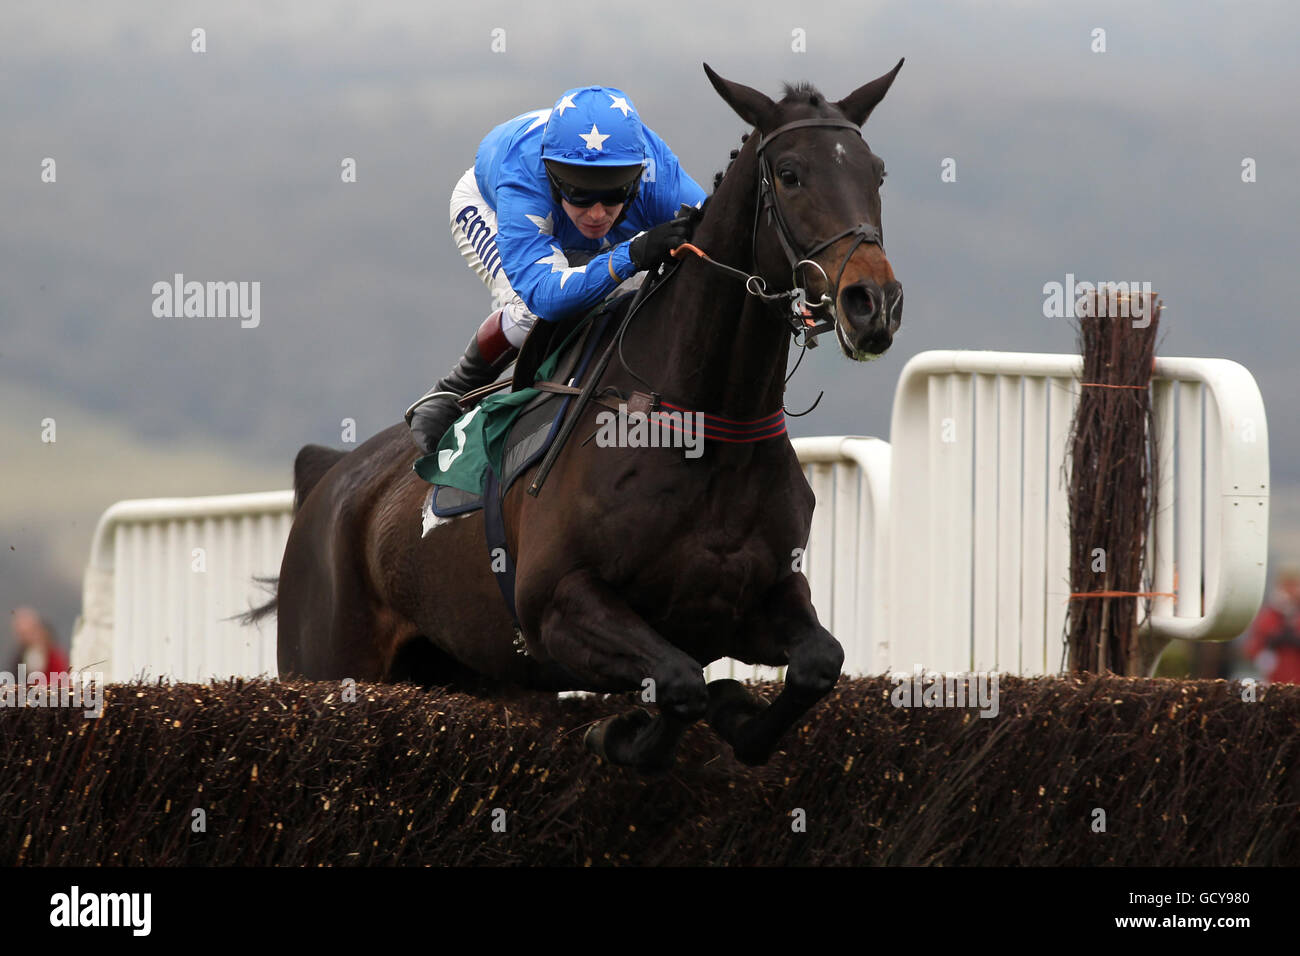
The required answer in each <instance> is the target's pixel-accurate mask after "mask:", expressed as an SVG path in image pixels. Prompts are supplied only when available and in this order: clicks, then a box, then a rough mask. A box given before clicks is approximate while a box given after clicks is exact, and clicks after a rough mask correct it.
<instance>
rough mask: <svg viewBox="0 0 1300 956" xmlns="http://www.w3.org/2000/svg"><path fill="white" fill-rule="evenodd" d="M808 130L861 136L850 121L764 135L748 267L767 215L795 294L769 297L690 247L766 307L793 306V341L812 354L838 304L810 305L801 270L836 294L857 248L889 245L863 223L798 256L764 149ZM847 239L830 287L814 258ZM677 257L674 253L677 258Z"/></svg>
mask: <svg viewBox="0 0 1300 956" xmlns="http://www.w3.org/2000/svg"><path fill="white" fill-rule="evenodd" d="M809 127H822V128H832V129H851V130H853V131H854V132H855V133H857V134H858V135H859V136H861V135H862V130H861V129H859V128H858V125H857V124H856V123H853V122H851V121H850V120H846V119H833V118H827V119H821V118H814V119H801V120H793V121H792V122H789V123H785V124H783V125H781V126H778V127H777V128H776V129H774V130H772V131H771V132H770V133H765V134H763V137H762V138H761V139H760V140H759V143H758V149H757V153H758V201H757V202H756V203H755V204H754V227H753V229H752V230H751V231H750V261H752V262H755V263H756V262H757V261H758V255H757V253H758V229H759V217H760V216H761V215H762V213H763V212H764V211H766V213H767V224H768V225H769V226H773V227H775V229H776V236H777V239H778V240H779V241H780V243H781V251H782V252H784V253H785V258H786V262H787V263H788V264H789V266H790V285H791V288H790V289H789V290H788V291H786V292H778V293H769V292H768V291H767V280H766V279H764V278H763V277H762V276H761V275H751V274H749V273H746V272H744V271H743V270H741V269H736V268H733V267H732V266H728V265H725V264H723V263H721V262H718V261H716V260H714V259H711V258H709V257H708V256H707V255H705V254H704V253H703V252H701V251H700V250H699V249H697V248H695V247H694V246H690V247H689V249H690V251H693V252H695V253H696V254H697V255H699V256H700V257H701V258H702V259H703V260H704V261H706V262H708V263H709V264H710V265H713V266H717V267H718V268H721V269H723V270H725V271H727V272H730V273H732V274H733V275H735V276H737V277H738V278H741V279H743V280H744V282H745V291H746V292H748V293H749V294H750V295H753V296H757V297H758V298H760V299H763V300H764V301H766V302H779V301H781V300H783V299H785V300H789V314H788V315H787V316H786V318H787V320H788V321H789V323H790V325H791V332H792V334H794V335H796V336H797V335H798V334H799V333H801V332H802V333H803V334H804V344H805V345H806V346H807V347H809V348H811V347H813V346H815V345H816V344H817V336H818V335H820V334H821V333H823V332H827V331H830V329H831V328H832V327H833V326H834V324H835V322H836V321H837V319H838V313H837V310H836V308H835V299H834V297H833V296H832V295H828V294H827V293H826V292H823V293H822V295H821V298H820V299H819V300H818V301H817V302H815V303H809V301H808V290H807V288H805V287H804V286H802V285H801V284H800V278H801V276H800V269H801V268H802V267H803V266H805V265H810V266H812V267H813V268H814V269H816V270H817V271H818V272H820V273H821V277H822V281H823V283H824V284H825V287H826V289H827V290H829V291H831V292H834V290H836V289H838V288H839V287H840V280H841V279H842V278H843V277H844V270H845V269H846V268H847V267H848V264H849V260H850V259H851V258H853V254H854V253H855V252H857V250H858V247H859V246H861V245H862V244H863V243H864V242H869V243H871V244H873V245H876V246H879V247H880V251H881V252H884V251H885V240H884V236H883V235H882V234H881V231H880V230H879V229H878V228H877V227H875V226H873V225H872V224H871V223H869V222H860V223H858V224H857V225H856V226H850V227H849V228H847V229H844V230H842V231H840V232H837V233H836V234H835V235H833V236H831V237H830V238H829V239H824V240H822V241H821V242H817V243H814V244H813V245H812V246H810V247H809V248H807V249H804V250H803V251H802V252H801V251H799V245H800V244H799V242H798V240H797V239H796V238H795V236H794V233H793V231H792V230H791V229H790V224H789V222H787V220H786V217H785V214H784V213H783V212H782V210H781V203H780V201H779V200H778V199H777V196H776V189H775V187H774V186H773V185H772V180H773V176H772V166H771V164H770V163H769V162H768V159H767V155H766V152H765V151H766V149H767V147H768V146H770V145H771V144H772V142H773V141H774V140H775V139H776V138H777V137H778V136H781V135H783V134H785V133H788V132H790V131H791V130H795V129H806V128H809ZM849 236H854V237H856V238H855V239H854V241H853V244H852V245H850V246H849V249H848V252H846V253H845V254H844V257H843V258H842V259H841V260H840V267H839V269H838V270H837V271H836V273H835V282H834V283H833V284H832V283H831V282H830V277H829V276H827V275H826V270H825V269H823V268H822V267H821V266H820V265H818V264H817V262H816V261H814V259H813V256H815V255H817V254H818V253H819V252H822V251H823V250H825V249H827V248H829V247H830V246H832V245H834V244H835V243H837V242H839V241H840V240H841V239H845V238H847V237H849ZM674 254H675V253H674ZM823 307H824V308H825V309H826V313H827V314H826V316H825V317H823V318H822V319H821V320H820V321H816V320H814V319H813V317H812V311H811V310H812V309H817V308H823Z"/></svg>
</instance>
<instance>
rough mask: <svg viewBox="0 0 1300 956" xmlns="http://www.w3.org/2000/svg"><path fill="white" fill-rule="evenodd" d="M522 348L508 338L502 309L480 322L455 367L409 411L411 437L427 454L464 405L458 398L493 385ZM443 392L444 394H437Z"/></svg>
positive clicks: (407, 417)
mask: <svg viewBox="0 0 1300 956" xmlns="http://www.w3.org/2000/svg"><path fill="white" fill-rule="evenodd" d="M518 354H519V350H518V349H517V348H515V347H514V346H512V345H511V344H510V343H509V342H508V341H507V340H506V335H505V332H504V330H503V329H502V328H501V310H500V309H498V310H497V311H496V312H493V313H492V314H491V315H489V316H488V317H487V318H486V319H484V320H483V324H482V325H481V326H479V330H478V332H477V333H476V334H475V335H474V338H472V339H470V342H469V347H468V348H467V349H465V354H464V355H462V356H461V357H460V361H458V362H457V363H456V367H455V368H453V369H452V370H451V372H449V373H448V374H447V377H446V378H441V379H439V380H438V381H437V383H436V384H434V386H433V387H432V388H431V389H429V391H427V392H426V393H425V397H424V398H422V399H421V400H420V401H418V402H416V403H415V404H414V405H412V406H411V408H410V409H408V410H407V412H406V423H407V424H408V425H410V426H411V438H412V440H414V442H415V444H416V446H417V447H419V449H420V451H422V452H423V453H424V454H426V455H431V454H433V452H434V451H436V450H437V448H438V442H439V441H441V440H442V436H443V435H444V434H446V432H447V429H448V428H450V427H451V426H452V423H453V422H455V421H456V419H458V418H460V416H461V414H462V413H463V411H464V410H463V409H462V408H461V407H460V405H459V404H458V403H457V401H456V398H457V397H459V396H461V395H464V394H465V393H466V392H471V391H473V390H474V389H476V388H481V387H482V386H484V385H491V384H492V383H493V382H495V381H496V380H497V378H498V377H499V376H500V374H501V370H502V369H504V368H505V367H506V366H507V365H509V364H510V363H511V362H512V361H514V359H515V356H516V355H518ZM438 393H441V394H438Z"/></svg>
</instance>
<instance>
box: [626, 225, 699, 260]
mask: <svg viewBox="0 0 1300 956" xmlns="http://www.w3.org/2000/svg"><path fill="white" fill-rule="evenodd" d="M691 219H692V217H690V216H678V217H677V218H676V219H669V220H668V221H667V222H665V223H660V224H659V225H657V226H655V227H654V228H653V229H650V230H648V231H647V232H643V233H641V235H639V236H637V237H636V238H634V239H632V241H631V242H630V243H629V244H628V248H627V251H628V255H630V256H631V257H632V265H633V266H635V267H636V271H637V272H641V271H642V270H644V269H655V268H658V266H659V265H661V264H662V263H665V262H667V261H668V260H669V259H670V258H672V251H673V250H674V249H676V248H677V247H678V246H680V245H681V244H682V243H683V242H690V241H691V235H692V234H693V233H694V232H695V223H694V222H692V221H691Z"/></svg>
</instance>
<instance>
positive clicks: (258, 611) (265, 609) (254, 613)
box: [235, 576, 280, 626]
mask: <svg viewBox="0 0 1300 956" xmlns="http://www.w3.org/2000/svg"><path fill="white" fill-rule="evenodd" d="M253 580H254V581H256V582H257V583H258V584H260V585H261V586H262V588H263V589H264V590H266V591H269V592H270V594H271V599H270V600H269V601H267V602H266V603H265V604H259V605H258V606H257V607H250V608H249V609H248V610H247V611H245V612H244V613H243V614H238V615H236V616H235V620H236V621H238V622H239V623H240V624H243V625H245V626H247V625H249V624H256V623H257V622H258V621H260V620H262V618H264V617H270V616H271V615H272V614H274V613H275V609H276V604H277V603H278V602H279V600H280V578H279V577H278V576H277V577H273V578H262V577H257V576H254V577H253Z"/></svg>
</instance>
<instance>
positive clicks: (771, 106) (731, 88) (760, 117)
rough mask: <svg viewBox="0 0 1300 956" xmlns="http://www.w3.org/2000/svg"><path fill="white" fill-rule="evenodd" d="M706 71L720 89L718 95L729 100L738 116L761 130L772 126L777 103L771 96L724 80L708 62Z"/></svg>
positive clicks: (715, 87) (705, 67)
mask: <svg viewBox="0 0 1300 956" xmlns="http://www.w3.org/2000/svg"><path fill="white" fill-rule="evenodd" d="M704 72H705V73H706V74H708V77H709V82H710V83H712V84H713V88H714V89H715V90H717V91H718V95H719V96H721V97H722V98H723V99H724V100H726V101H727V105H728V106H730V107H731V108H732V109H733V110H735V111H736V115H737V116H739V117H740V118H741V119H743V120H744V121H745V122H746V123H748V124H749V125H750V126H755V127H757V128H758V129H760V130H762V129H770V128H771V120H772V117H773V116H774V115H775V113H776V104H775V103H774V102H772V99H771V97H769V96H767V95H765V94H763V93H760V92H759V91H758V90H756V89H754V88H753V87H750V86H745V84H743V83H733V82H731V81H730V80H724V79H723V78H722V77H720V76H718V74H716V73H714V72H713V70H712V69H711V68H710V67H709V64H707V63H705V64H704Z"/></svg>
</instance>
